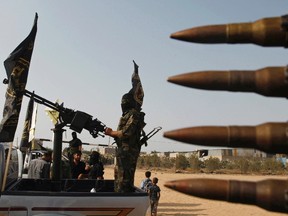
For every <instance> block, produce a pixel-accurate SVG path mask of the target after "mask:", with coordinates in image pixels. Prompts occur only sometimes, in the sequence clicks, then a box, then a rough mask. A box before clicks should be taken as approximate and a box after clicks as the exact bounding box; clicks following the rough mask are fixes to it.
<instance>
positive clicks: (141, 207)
mask: <svg viewBox="0 0 288 216" xmlns="http://www.w3.org/2000/svg"><path fill="white" fill-rule="evenodd" d="M7 148H8V146H5V145H3V144H0V165H1V172H0V183H1V186H2V191H1V195H0V215H1V216H6V215H7V216H8V215H13V216H14V215H15V216H22V215H23V216H24V215H25V216H26V215H28V216H30V215H41V216H43V215H73V216H74V215H75V216H76V215H77V216H78V215H79V216H80V215H81V216H82V215H89V216H90V215H117V216H124V215H128V216H141V215H150V212H149V210H150V205H149V197H148V194H147V193H146V192H144V191H143V190H141V189H139V188H137V187H135V191H134V192H132V193H116V192H114V180H112V179H108V180H106V179H105V180H90V179H82V180H78V179H61V180H59V181H53V180H52V179H28V178H22V171H23V156H22V152H20V151H19V149H17V148H12V151H11V158H10V162H9V167H12V166H13V169H12V168H10V169H9V170H10V171H9V174H8V175H7V178H6V177H5V176H4V173H5V169H6V160H5V149H7ZM4 178H6V183H5V181H4ZM3 183H5V185H4V186H3Z"/></svg>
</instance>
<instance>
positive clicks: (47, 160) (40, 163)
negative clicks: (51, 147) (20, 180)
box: [28, 151, 52, 179]
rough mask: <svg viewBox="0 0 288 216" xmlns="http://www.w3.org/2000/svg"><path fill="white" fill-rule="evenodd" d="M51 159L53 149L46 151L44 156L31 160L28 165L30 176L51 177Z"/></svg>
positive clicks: (36, 177) (38, 177)
mask: <svg viewBox="0 0 288 216" xmlns="http://www.w3.org/2000/svg"><path fill="white" fill-rule="evenodd" d="M51 160H52V151H47V152H44V154H43V156H42V157H40V158H35V159H33V160H31V161H30V163H29V167H28V178H33V179H40V178H45V179H48V178H50V165H51Z"/></svg>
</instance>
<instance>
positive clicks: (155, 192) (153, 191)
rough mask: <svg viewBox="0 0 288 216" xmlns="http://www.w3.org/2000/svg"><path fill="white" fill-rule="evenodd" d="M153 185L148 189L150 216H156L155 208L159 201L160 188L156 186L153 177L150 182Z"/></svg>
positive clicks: (155, 179)
mask: <svg viewBox="0 0 288 216" xmlns="http://www.w3.org/2000/svg"><path fill="white" fill-rule="evenodd" d="M152 183H153V185H152V186H151V187H150V188H149V191H148V193H149V196H150V204H151V216H156V215H157V207H158V203H159V199H160V191H161V190H160V188H159V186H158V185H157V183H158V178H156V177H154V178H153V180H152Z"/></svg>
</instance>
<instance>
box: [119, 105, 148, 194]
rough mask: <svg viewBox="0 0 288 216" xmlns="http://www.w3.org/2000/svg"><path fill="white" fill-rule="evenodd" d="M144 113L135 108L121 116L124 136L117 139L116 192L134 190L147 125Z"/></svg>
mask: <svg viewBox="0 0 288 216" xmlns="http://www.w3.org/2000/svg"><path fill="white" fill-rule="evenodd" d="M144 115H145V114H144V113H143V112H140V111H138V110H136V109H134V108H132V109H130V110H128V111H127V112H126V113H124V115H123V116H122V117H121V118H120V121H119V125H118V129H117V130H118V131H122V134H123V136H122V137H121V138H117V139H116V143H117V147H118V148H117V151H116V159H117V162H116V166H115V192H132V191H134V174H135V170H136V165H137V159H138V156H139V153H140V150H141V143H140V136H141V131H142V129H143V127H144V125H145V123H144Z"/></svg>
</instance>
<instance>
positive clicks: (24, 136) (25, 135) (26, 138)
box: [20, 95, 34, 152]
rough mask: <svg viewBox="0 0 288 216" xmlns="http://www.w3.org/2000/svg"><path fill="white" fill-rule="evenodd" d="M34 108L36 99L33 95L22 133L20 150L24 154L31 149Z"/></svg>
mask: <svg viewBox="0 0 288 216" xmlns="http://www.w3.org/2000/svg"><path fill="white" fill-rule="evenodd" d="M33 107H34V98H33V95H32V97H31V98H30V100H29V103H28V107H27V111H26V117H25V122H24V128H23V132H22V138H21V142H20V150H21V151H22V152H24V151H25V150H27V148H29V147H30V146H29V132H30V128H31V124H32V114H33Z"/></svg>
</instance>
